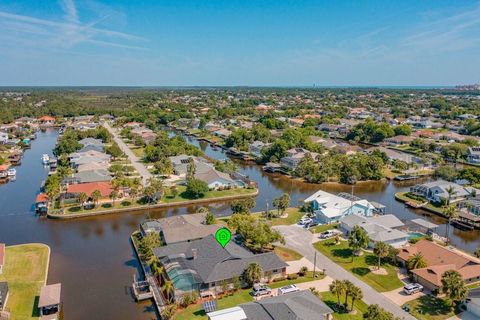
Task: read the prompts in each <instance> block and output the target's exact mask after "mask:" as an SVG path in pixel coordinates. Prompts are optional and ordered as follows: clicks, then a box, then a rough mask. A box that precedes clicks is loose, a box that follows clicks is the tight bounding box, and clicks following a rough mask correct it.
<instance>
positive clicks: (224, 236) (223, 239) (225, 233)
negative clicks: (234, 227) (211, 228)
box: [215, 228, 232, 248]
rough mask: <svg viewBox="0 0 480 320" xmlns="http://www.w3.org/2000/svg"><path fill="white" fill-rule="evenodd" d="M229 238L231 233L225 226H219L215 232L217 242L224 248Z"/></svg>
mask: <svg viewBox="0 0 480 320" xmlns="http://www.w3.org/2000/svg"><path fill="white" fill-rule="evenodd" d="M231 238H232V233H231V232H230V230H228V229H227V228H220V229H218V230H217V232H216V233H215V239H217V242H218V243H219V244H220V245H221V246H222V247H224V248H225V246H226V245H227V244H228V243H229V242H230V239H231Z"/></svg>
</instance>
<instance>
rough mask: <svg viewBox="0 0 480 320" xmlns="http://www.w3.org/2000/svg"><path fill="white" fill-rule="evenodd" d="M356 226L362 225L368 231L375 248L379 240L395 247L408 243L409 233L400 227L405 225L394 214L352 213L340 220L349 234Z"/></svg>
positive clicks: (370, 245) (371, 244) (342, 228)
mask: <svg viewBox="0 0 480 320" xmlns="http://www.w3.org/2000/svg"><path fill="white" fill-rule="evenodd" d="M355 226H360V227H362V228H363V229H364V230H365V231H366V232H367V234H368V237H369V239H370V243H369V247H370V248H373V247H374V246H375V242H377V241H382V242H385V243H387V244H389V245H391V246H393V247H395V248H399V247H402V246H404V245H406V244H407V243H408V234H407V233H405V232H403V231H401V230H399V229H398V228H400V227H403V226H404V223H403V222H402V221H400V219H398V218H397V217H395V216H394V215H393V214H386V215H381V216H374V217H364V216H358V215H356V214H351V215H348V216H346V217H344V218H342V219H341V220H340V229H341V230H343V231H344V232H345V233H346V234H347V235H348V234H349V233H350V232H351V231H352V230H353V228H354V227H355Z"/></svg>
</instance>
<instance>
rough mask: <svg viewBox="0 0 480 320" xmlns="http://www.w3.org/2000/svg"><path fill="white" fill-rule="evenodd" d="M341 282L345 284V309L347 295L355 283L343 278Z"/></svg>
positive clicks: (346, 306) (346, 307)
mask: <svg viewBox="0 0 480 320" xmlns="http://www.w3.org/2000/svg"><path fill="white" fill-rule="evenodd" d="M343 283H344V285H345V309H348V297H349V296H350V293H351V292H352V290H353V288H354V287H355V285H354V284H353V283H352V282H351V281H350V280H344V281H343Z"/></svg>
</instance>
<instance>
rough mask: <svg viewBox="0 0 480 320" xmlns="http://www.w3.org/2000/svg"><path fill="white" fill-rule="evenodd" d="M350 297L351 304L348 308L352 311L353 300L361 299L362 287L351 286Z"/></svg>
mask: <svg viewBox="0 0 480 320" xmlns="http://www.w3.org/2000/svg"><path fill="white" fill-rule="evenodd" d="M350 297H351V298H352V306H351V308H350V311H353V308H354V304H355V301H356V300H362V299H363V292H362V289H360V288H359V287H357V286H353V287H352V288H351V290H350Z"/></svg>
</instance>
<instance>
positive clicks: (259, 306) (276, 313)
mask: <svg viewBox="0 0 480 320" xmlns="http://www.w3.org/2000/svg"><path fill="white" fill-rule="evenodd" d="M207 316H208V320H278V319H292V320H293V319H295V320H311V319H317V320H331V319H333V310H332V309H330V307H329V306H327V305H326V304H325V303H324V302H323V301H322V300H320V299H318V298H317V297H316V296H315V295H314V294H313V293H312V292H311V291H310V290H302V291H297V292H290V293H286V294H283V295H279V296H276V297H267V298H264V299H259V300H256V301H252V302H248V303H242V304H239V305H238V306H236V307H232V308H228V309H223V310H219V311H214V312H209V313H208V314H207Z"/></svg>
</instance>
